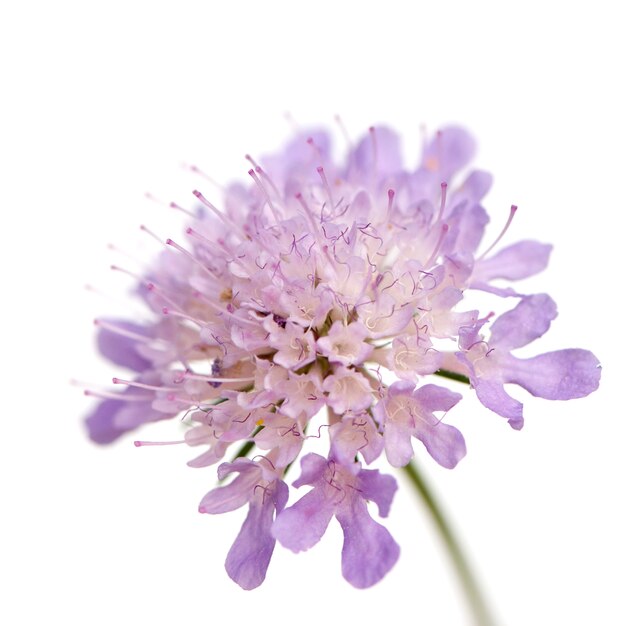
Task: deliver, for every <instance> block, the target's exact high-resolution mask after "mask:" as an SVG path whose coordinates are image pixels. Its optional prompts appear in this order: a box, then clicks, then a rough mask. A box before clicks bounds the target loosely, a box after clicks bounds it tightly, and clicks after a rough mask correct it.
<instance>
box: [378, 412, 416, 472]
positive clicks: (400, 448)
mask: <svg viewBox="0 0 626 626" xmlns="http://www.w3.org/2000/svg"><path fill="white" fill-rule="evenodd" d="M384 439H385V454H386V455H387V460H388V461H389V463H390V464H391V465H393V467H404V466H405V465H406V464H407V463H408V462H409V461H410V460H411V459H412V458H413V444H412V443H411V429H410V428H409V427H408V426H407V425H405V424H402V423H396V422H393V421H391V420H389V421H387V422H385V432H384Z"/></svg>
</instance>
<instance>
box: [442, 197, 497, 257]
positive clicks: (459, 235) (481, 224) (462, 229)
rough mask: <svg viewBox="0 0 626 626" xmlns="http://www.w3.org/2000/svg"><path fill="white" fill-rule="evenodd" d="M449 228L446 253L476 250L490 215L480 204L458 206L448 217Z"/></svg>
mask: <svg viewBox="0 0 626 626" xmlns="http://www.w3.org/2000/svg"><path fill="white" fill-rule="evenodd" d="M446 221H447V223H448V225H449V230H448V234H447V235H446V238H445V240H444V245H443V250H444V251H445V252H446V253H448V254H449V253H452V252H455V251H461V252H474V251H475V250H476V248H478V245H479V244H480V242H481V240H482V238H483V234H484V232H485V226H486V225H487V224H488V223H489V216H488V215H487V212H486V211H485V209H483V207H481V206H480V205H479V204H474V205H471V206H469V207H468V206H466V205H459V206H457V207H456V208H455V209H454V210H453V211H452V213H451V215H450V216H449V218H447V219H446Z"/></svg>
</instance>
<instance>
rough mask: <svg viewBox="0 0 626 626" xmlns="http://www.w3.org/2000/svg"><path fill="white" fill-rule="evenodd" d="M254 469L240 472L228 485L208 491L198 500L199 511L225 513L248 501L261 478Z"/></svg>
mask: <svg viewBox="0 0 626 626" xmlns="http://www.w3.org/2000/svg"><path fill="white" fill-rule="evenodd" d="M223 465H226V464H225V463H224V464H223ZM228 465H230V464H228ZM221 467H222V466H221V465H220V468H221ZM255 470H256V471H247V472H241V474H239V476H237V478H235V480H233V482H232V483H230V484H229V485H226V486H225V487H216V488H215V489H212V490H211V491H209V493H207V494H206V495H205V496H204V498H202V500H201V501H200V506H199V507H198V510H199V511H200V513H211V514H217V513H227V512H228V511H234V510H235V509H238V508H239V507H240V506H243V505H244V504H245V503H246V502H249V501H250V499H251V498H252V497H253V495H254V488H255V486H256V484H257V483H258V482H259V480H260V478H261V472H260V470H259V469H258V468H255Z"/></svg>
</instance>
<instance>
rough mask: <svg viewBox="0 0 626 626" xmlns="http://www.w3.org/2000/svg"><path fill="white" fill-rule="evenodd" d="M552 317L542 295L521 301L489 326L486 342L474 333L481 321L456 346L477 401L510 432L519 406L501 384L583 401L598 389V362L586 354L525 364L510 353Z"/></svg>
mask: <svg viewBox="0 0 626 626" xmlns="http://www.w3.org/2000/svg"><path fill="white" fill-rule="evenodd" d="M556 315H557V312H556V304H555V303H554V300H552V298H550V296H548V295H547V294H538V295H535V296H527V297H524V298H522V299H521V300H520V302H519V303H518V305H517V306H516V307H515V308H514V309H513V310H511V311H508V312H507V313H504V314H503V315H501V316H500V317H499V318H498V319H497V320H496V321H495V322H494V323H493V325H492V327H491V336H490V338H489V342H485V341H483V340H482V336H481V335H478V334H477V329H478V328H479V327H480V326H482V322H481V323H480V324H478V326H477V328H475V329H471V330H470V332H469V337H466V338H464V340H463V341H462V342H461V347H463V348H465V349H464V351H463V352H458V353H457V355H456V356H457V357H458V359H459V361H460V362H461V363H462V364H463V365H465V366H466V367H467V372H468V375H469V378H470V381H471V383H472V386H473V387H474V389H475V390H476V395H477V396H478V399H479V400H480V401H481V402H482V403H483V404H484V405H485V406H486V407H487V408H489V409H491V410H492V411H494V412H495V413H498V415H502V416H503V417H506V418H508V420H509V424H510V425H511V426H512V427H513V428H515V429H518V430H519V429H520V428H521V427H522V426H523V423H524V420H523V415H522V403H521V402H519V401H517V400H515V399H514V398H512V397H511V396H509V394H508V393H507V392H506V391H505V390H504V383H515V384H517V385H520V386H521V387H524V389H526V390H527V391H529V392H530V393H532V394H533V395H534V396H539V397H540V398H546V399H548V400H571V399H572V398H582V397H583V396H586V395H588V394H590V393H591V392H592V391H595V390H596V389H597V388H598V385H599V384H600V367H599V362H598V359H596V357H595V356H594V355H593V354H592V353H591V352H589V351H588V350H580V349H568V350H558V351H556V352H548V353H546V354H540V355H539V356H535V357H532V358H530V359H520V358H517V357H515V356H513V355H512V354H511V350H514V349H516V348H521V347H523V346H525V345H527V344H528V343H530V342H531V341H534V340H535V339H537V338H539V337H541V335H543V334H544V333H545V332H546V331H547V330H548V328H549V327H550V323H551V322H552V320H553V319H554V318H555V317H556ZM468 344H469V345H468Z"/></svg>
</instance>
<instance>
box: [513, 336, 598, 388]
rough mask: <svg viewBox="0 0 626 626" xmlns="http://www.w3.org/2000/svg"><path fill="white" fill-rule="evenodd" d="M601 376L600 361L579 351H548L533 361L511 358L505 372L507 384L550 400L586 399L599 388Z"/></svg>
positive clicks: (589, 354)
mask: <svg viewBox="0 0 626 626" xmlns="http://www.w3.org/2000/svg"><path fill="white" fill-rule="evenodd" d="M600 374H601V368H600V363H599V361H598V359H597V358H596V357H595V356H594V355H593V354H592V353H591V352H589V351H588V350H580V349H576V348H572V349H568V350H558V351H556V352H547V353H546V354H540V355H539V356H536V357H533V358H532V359H517V358H515V357H510V360H507V362H506V369H505V376H506V380H507V382H511V383H516V384H518V385H520V386H521V387H524V389H526V390H527V391H529V392H530V393H532V394H533V396H538V397H540V398H546V399H548V400H571V399H573V398H582V397H584V396H587V395H589V394H590V393H591V392H592V391H595V390H596V389H597V388H598V385H599V384H600Z"/></svg>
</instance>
